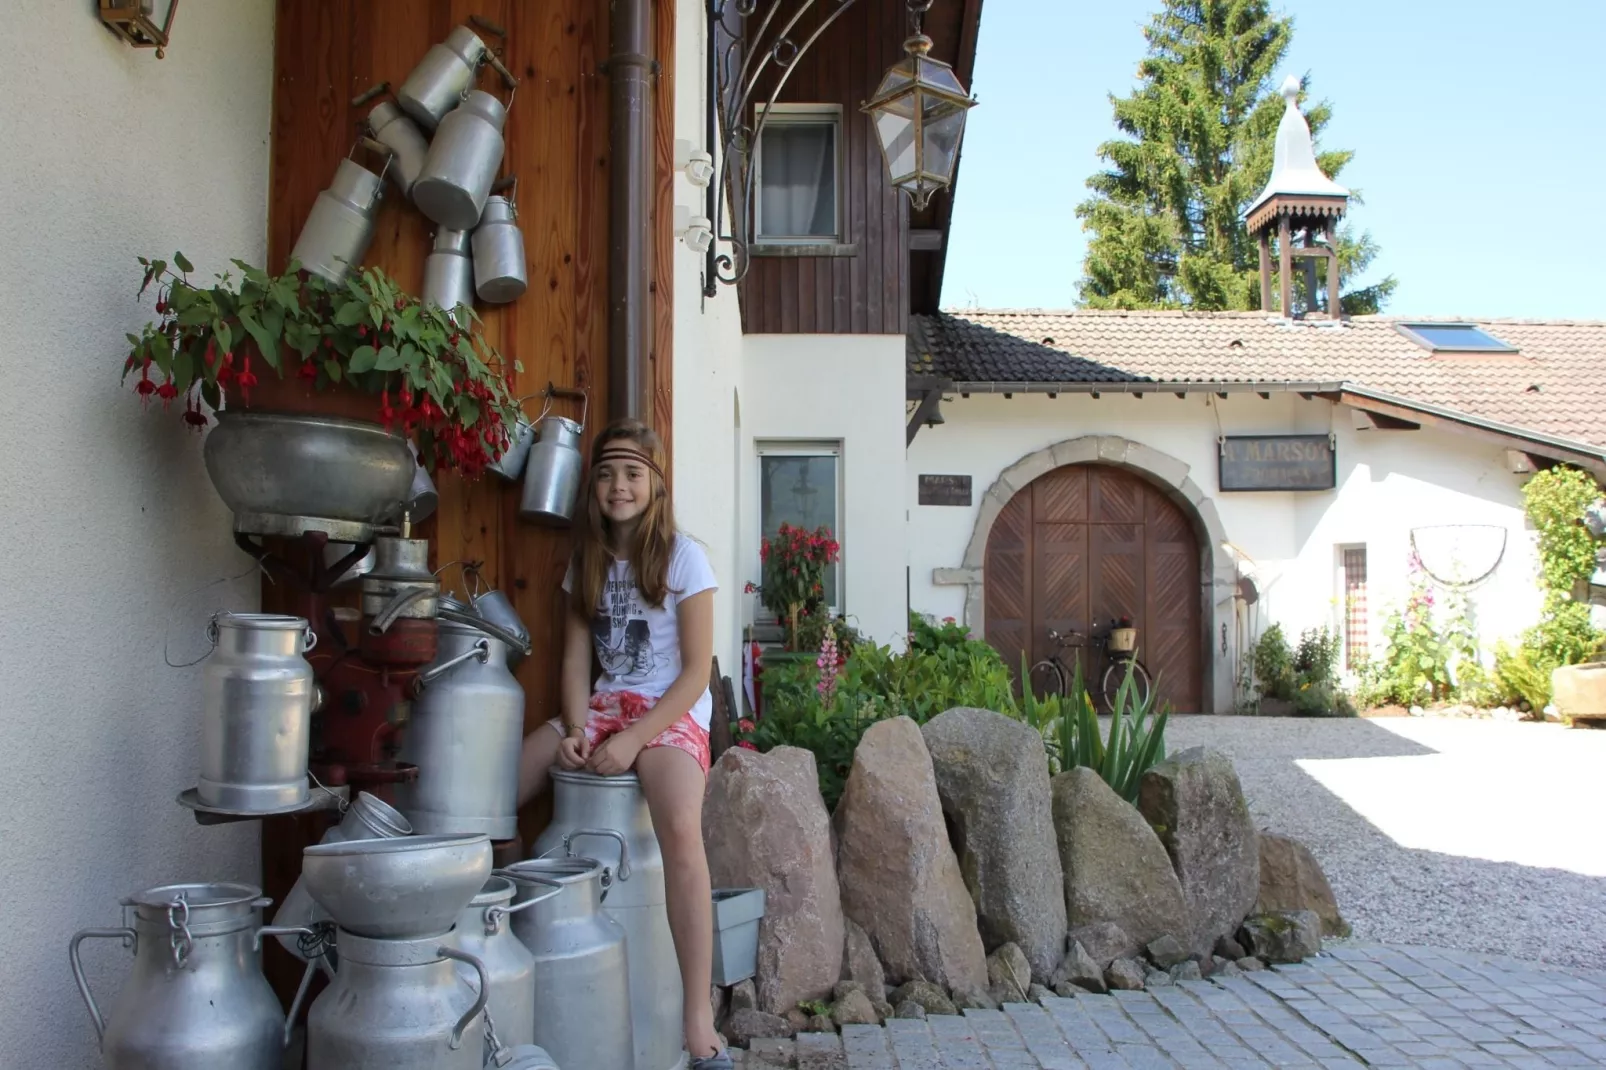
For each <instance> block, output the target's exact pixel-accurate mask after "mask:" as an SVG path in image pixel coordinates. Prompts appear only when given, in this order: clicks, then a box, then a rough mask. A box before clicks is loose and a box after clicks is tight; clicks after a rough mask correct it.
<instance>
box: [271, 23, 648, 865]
mask: <svg viewBox="0 0 1606 1070" xmlns="http://www.w3.org/2000/svg"><path fill="white" fill-rule="evenodd" d="M608 14H609V2H608V0H542V2H541V3H528V2H519V0H383V2H381V0H279V5H278V21H277V25H276V33H275V38H276V39H275V57H274V79H275V81H274V99H273V129H272V151H271V169H272V174H271V181H270V200H269V205H268V235H269V238H268V248H269V268H270V269H271V270H276V271H277V270H282V269H283V267H284V266H285V264H286V262H287V261H288V259H289V254H290V250H291V248H292V246H293V245H294V243H295V239H296V236H297V234H298V232H299V230H300V228H301V225H302V223H303V221H304V220H305V219H306V216H307V213H308V211H309V210H310V209H311V207H312V204H313V201H314V200H315V199H316V198H317V196H318V193H319V192H320V191H321V190H322V189H323V188H324V187H325V186H326V185H327V184H328V182H329V179H330V177H331V176H332V175H333V174H334V172H335V168H336V166H337V165H338V163H339V161H340V159H341V157H343V156H345V155H346V153H347V151H348V150H349V149H350V147H351V145H352V142H353V140H354V136H355V132H356V123H357V120H358V119H359V118H360V116H361V115H364V114H366V112H367V108H368V107H369V106H365V107H363V108H356V109H354V108H352V107H351V106H350V98H351V97H353V96H355V95H356V94H357V93H359V92H361V91H362V90H364V89H366V88H368V87H369V86H371V85H373V84H375V83H377V82H380V81H389V82H390V83H391V85H392V87H393V88H395V87H399V86H400V85H401V83H402V81H403V80H404V79H405V78H406V77H407V74H408V72H409V71H410V70H411V69H412V67H413V65H414V64H415V63H417V61H418V60H419V59H420V58H421V57H422V56H423V55H424V54H425V52H426V51H427V50H428V49H429V47H430V45H431V44H433V43H435V42H437V41H440V40H442V39H444V38H445V36H446V34H447V33H448V32H449V31H450V30H451V29H452V27H453V26H456V25H458V24H460V23H464V22H466V21H467V20H468V18H469V16H470V15H480V16H483V17H484V18H487V19H489V20H491V21H492V22H494V23H497V24H498V25H500V26H502V27H504V28H505V29H506V30H507V33H508V36H507V41H506V54H505V56H504V60H505V62H506V64H507V66H508V67H509V69H511V70H512V71H513V73H514V74H515V76H516V77H518V78H519V79H520V85H519V88H518V91H517V94H516V97H515V98H514V101H513V105H512V107H511V109H510V111H509V113H508V121H507V126H506V128H505V129H504V132H503V133H504V137H505V140H506V143H507V151H506V156H505V158H504V162H503V174H504V175H506V174H515V175H517V176H518V179H519V186H518V209H519V221H520V224H521V226H522V228H523V232H524V242H525V255H526V258H527V266H528V274H529V280H530V288H529V291H528V292H527V293H525V295H524V296H523V297H521V298H520V299H519V300H518V301H515V302H513V303H512V304H509V305H502V306H488V305H487V306H482V307H480V309H479V313H480V315H481V316H482V318H483V319H484V321H485V330H486V333H487V335H488V337H489V338H490V339H491V341H492V342H493V344H495V345H496V346H497V347H498V348H499V349H500V350H501V351H502V353H503V354H504V355H505V356H507V357H508V358H510V359H513V358H516V359H518V360H520V361H522V362H523V365H524V371H523V373H522V374H521V375H520V376H519V378H518V392H519V393H520V394H532V393H535V392H537V391H539V390H540V389H541V388H542V387H544V386H545V385H546V384H547V383H549V382H550V383H555V384H557V385H558V386H563V387H576V386H578V387H584V388H585V389H586V390H588V391H589V392H590V396H591V398H592V404H591V408H590V412H589V418H588V421H587V424H588V426H587V435H586V443H587V446H588V447H589V442H590V438H591V433H592V432H593V431H594V430H595V429H597V428H600V427H601V426H603V425H604V424H605V423H606V422H607V419H608V417H609V413H608V412H607V411H606V408H607V395H608V383H607V378H608V369H607V356H608V338H607V321H608V317H607V270H608V263H607V257H608V176H609V145H608V76H607V74H606V70H605V63H606V61H607V58H608ZM674 17H675V5H674V0H656V3H655V18H656V29H655V50H656V53H657V55H656V58H657V60H658V63H659V76H658V87H657V91H658V96H657V99H656V100H655V102H654V118H655V120H656V121H657V123H658V129H657V130H656V132H655V144H654V153H653V158H654V162H655V169H656V171H657V173H656V174H655V176H654V182H653V193H654V196H653V204H654V221H653V222H654V236H655V239H656V247H655V249H654V251H653V267H654V278H653V283H652V297H653V301H654V308H653V310H652V317H653V324H654V331H653V339H652V351H651V360H652V371H651V374H652V380H653V386H654V391H653V394H654V405H653V411H652V412H651V413H650V414H649V420H650V422H652V423H653V424H654V425H655V426H656V427H657V428H658V429H659V430H660V432H661V434H662V435H663V437H664V440H665V444H666V446H668V445H670V444H672V436H671V433H670V432H671V419H670V417H671V415H672V405H673V391H672V382H673V378H672V377H673V353H672V349H671V338H672V333H671V332H672V322H671V316H672V307H673V306H672V301H673V280H672V276H671V271H672V259H673V258H672V255H671V254H672V247H671V245H670V242H671V241H672V240H673V235H672V226H673V222H672V219H673V191H674V182H673V176H674V132H673V125H672V124H673V117H674V102H673V85H674ZM497 85H499V83H497V82H496V79H495V76H494V75H493V74H492V73H491V72H489V71H487V72H485V73H484V75H483V77H482V81H481V82H480V86H481V88H486V89H492V88H495V87H496V86H497ZM370 106H371V105H370ZM431 233H432V224H430V223H429V221H428V220H426V219H425V218H424V217H423V216H422V215H421V214H420V213H419V212H418V211H416V210H415V209H414V208H413V207H412V206H411V205H409V204H407V203H406V202H405V200H404V199H403V198H402V197H401V196H400V195H399V194H398V193H397V192H396V191H395V189H394V188H393V187H388V186H387V190H386V197H385V201H384V203H383V207H382V208H381V210H380V215H379V225H378V228H377V232H376V235H375V238H374V242H373V245H372V247H371V249H370V251H369V254H368V258H367V263H369V264H372V265H376V266H379V267H381V268H383V269H384V270H385V271H387V272H389V273H390V274H391V275H393V276H395V277H396V278H397V279H398V280H399V281H400V282H401V283H402V284H403V285H404V286H406V287H408V288H409V289H411V290H412V291H413V292H415V293H416V292H417V291H418V290H419V289H420V288H421V286H422V283H423V267H424V259H425V256H426V254H427V253H428V249H429V242H430V236H431ZM362 400H363V401H364V402H365V401H366V399H362ZM537 405H539V399H535V400H534V401H532V403H531V407H530V408H529V410H528V411H530V413H531V414H532V415H534V414H535V412H537V411H539V410H538V408H536V407H535V406H537ZM375 410H377V402H376V403H375ZM554 411H555V412H558V413H560V414H562V415H566V416H570V417H573V418H575V419H579V418H580V415H581V407H580V404H579V403H578V402H571V401H559V402H558V403H557V404H556V406H555V408H554ZM353 414H356V413H355V412H354V413H353ZM437 484H438V487H439V491H440V506H439V509H438V511H437V513H436V515H435V517H434V518H433V519H431V520H430V521H429V522H427V523H426V524H424V525H422V527H421V529H420V531H419V532H418V533H419V534H421V535H423V536H426V537H428V538H430V539H432V540H433V543H434V545H433V547H432V549H433V559H434V564H435V565H436V566H437V567H438V566H440V565H442V564H445V563H447V562H452V561H464V560H473V561H480V562H483V563H484V575H485V577H486V579H487V580H488V581H489V582H490V583H491V584H492V585H493V586H496V587H499V588H501V589H503V590H506V591H507V592H508V594H509V595H510V597H511V598H512V600H513V603H514V605H515V607H516V608H517V609H518V611H519V613H520V615H521V616H522V617H523V618H524V620H525V622H526V624H528V625H529V628H530V632H531V638H532V640H533V643H534V647H535V649H534V652H533V654H532V655H531V656H530V657H529V658H527V659H525V660H524V662H523V663H522V664H521V665H520V667H519V670H518V677H519V682H520V684H521V685H522V686H523V688H524V692H525V701H526V707H525V722H526V726H527V728H531V727H534V726H535V725H537V724H538V723H539V722H541V721H544V720H547V719H549V718H551V717H554V716H556V715H557V713H558V709H557V698H558V695H557V678H558V666H559V662H560V659H561V651H560V649H559V637H560V636H561V634H562V631H561V627H562V612H563V605H562V597H561V591H560V588H559V585H560V582H561V580H562V576H563V572H564V568H565V564H566V561H567V554H568V549H569V539H568V536H567V534H566V533H564V532H561V531H554V530H550V529H545V528H540V527H536V526H533V525H530V524H526V523H523V522H521V521H519V520H518V518H517V508H518V494H519V487H518V486H517V485H516V484H507V483H504V482H502V481H500V480H498V479H497V478H496V477H493V476H487V477H485V478H484V479H483V480H481V481H479V482H476V483H465V482H464V481H462V480H459V479H457V478H456V477H455V476H452V475H449V474H447V475H443V476H440V477H438V478H437ZM457 575H458V573H457V571H456V570H455V569H454V570H452V571H451V572H449V573H448V575H447V577H446V579H447V583H448V585H449V586H450V585H453V584H457V583H460V581H459V580H458V579H457V578H456V577H457ZM275 597H276V594H275V592H274V591H273V590H272V588H271V587H269V586H267V585H265V586H264V590H263V602H264V605H265V606H268V607H271V606H272V605H273V603H274V600H275ZM524 818H525V820H524V821H523V822H522V823H521V825H522V831H523V833H524V838H525V840H526V842H528V841H529V840H530V839H531V838H532V837H533V835H534V834H535V833H536V832H538V831H539V829H540V827H541V825H542V824H544V821H545V815H544V809H542V810H537V811H536V812H533V813H529V814H526V815H524ZM302 831H303V832H304V831H305V829H303V830H302ZM295 836H296V833H295V832H293V831H291V828H290V826H288V825H285V824H276V823H274V822H269V823H268V826H267V829H266V834H265V835H264V838H263V840H264V843H263V857H264V871H265V872H264V877H265V881H266V882H267V883H268V884H270V885H274V884H277V883H279V882H280V881H282V880H283V878H284V877H285V876H286V875H288V877H289V879H290V880H293V879H294V874H295V873H296V872H299V857H298V856H299V844H298V843H292V842H291V841H292V840H294V839H295ZM286 871H288V873H286ZM283 891H284V888H283V887H278V888H274V887H270V888H269V889H268V892H269V894H275V895H282V894H283Z"/></svg>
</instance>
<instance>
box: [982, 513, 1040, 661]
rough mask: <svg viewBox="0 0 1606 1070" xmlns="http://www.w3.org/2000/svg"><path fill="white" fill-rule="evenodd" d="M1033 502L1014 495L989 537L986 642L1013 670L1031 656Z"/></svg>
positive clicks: (1032, 643)
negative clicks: (1021, 659) (1022, 657)
mask: <svg viewBox="0 0 1606 1070" xmlns="http://www.w3.org/2000/svg"><path fill="white" fill-rule="evenodd" d="M1031 500H1032V496H1031V494H1030V493H1029V492H1027V491H1022V492H1021V493H1019V494H1017V495H1015V497H1013V498H1011V499H1010V501H1009V504H1008V505H1006V506H1004V509H1003V511H1002V512H1000V513H999V514H998V519H997V520H996V521H994V522H993V530H992V532H991V533H990V534H989V535H988V536H987V563H986V583H985V584H984V585H983V587H982V590H983V592H984V594H985V599H986V613H987V642H988V643H990V644H991V645H992V647H993V649H994V650H997V651H998V653H999V654H1000V655H1002V656H1003V659H1004V663H1005V664H1007V665H1009V666H1010V667H1011V668H1012V669H1013V668H1014V667H1015V666H1018V665H1019V664H1020V658H1021V653H1022V652H1023V651H1024V652H1025V653H1026V654H1027V655H1028V656H1031V655H1032V652H1033V650H1034V643H1035V640H1034V638H1033V635H1032V631H1033V628H1032V576H1031V564H1032V561H1031V545H1032V537H1031V536H1032V532H1031V527H1032V524H1031Z"/></svg>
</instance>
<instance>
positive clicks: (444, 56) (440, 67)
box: [396, 26, 490, 130]
mask: <svg viewBox="0 0 1606 1070" xmlns="http://www.w3.org/2000/svg"><path fill="white" fill-rule="evenodd" d="M489 56H490V49H489V48H487V47H486V46H485V42H484V41H482V40H481V39H480V35H479V34H477V33H475V32H474V31H473V30H471V29H469V28H468V27H467V26H458V27H456V28H455V29H453V30H452V32H451V33H449V34H447V35H446V40H445V41H443V42H441V43H440V44H438V45H431V46H430V49H429V51H428V52H426V53H424V58H423V59H421V60H419V61H418V66H416V67H414V68H413V70H412V73H411V74H409V75H408V76H407V80H406V81H405V82H403V83H402V87H401V89H399V90H397V92H396V99H397V101H398V102H400V104H401V106H402V110H403V111H405V112H406V113H407V114H408V115H410V116H412V117H413V118H414V119H415V120H417V122H418V125H419V126H420V127H422V128H423V129H424V130H434V129H435V128H436V127H437V126H439V125H440V121H441V120H442V119H444V118H445V117H446V114H447V113H448V112H450V111H451V110H452V109H453V108H455V107H457V103H458V101H459V100H460V99H462V96H463V92H464V90H466V89H468V88H469V86H471V85H473V84H474V76H475V75H476V74H478V73H479V69H480V66H481V65H482V64H483V63H485V61H486V60H487V59H488V58H489Z"/></svg>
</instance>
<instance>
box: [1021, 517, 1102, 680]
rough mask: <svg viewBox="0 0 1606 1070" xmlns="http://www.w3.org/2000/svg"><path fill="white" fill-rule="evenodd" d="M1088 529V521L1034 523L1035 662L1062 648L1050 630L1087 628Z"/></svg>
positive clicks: (1033, 617) (1033, 615)
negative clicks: (1077, 522) (1079, 522)
mask: <svg viewBox="0 0 1606 1070" xmlns="http://www.w3.org/2000/svg"><path fill="white" fill-rule="evenodd" d="M1087 533H1088V525H1086V524H1034V525H1033V526H1032V540H1033V550H1032V579H1033V581H1034V582H1033V584H1032V598H1033V607H1032V609H1033V611H1032V640H1033V643H1034V649H1033V651H1032V660H1033V661H1034V662H1036V661H1038V660H1040V659H1042V658H1046V657H1048V656H1049V655H1050V654H1052V653H1054V651H1055V650H1057V649H1059V644H1058V643H1055V642H1053V641H1051V640H1050V639H1049V638H1048V633H1049V632H1050V631H1056V632H1059V633H1060V634H1062V635H1065V634H1068V633H1070V632H1082V633H1084V634H1085V633H1086V632H1087V628H1088V619H1087V595H1088V588H1087V570H1088V569H1087V566H1088V562H1087V551H1088V546H1087ZM1010 668H1015V666H1014V665H1013V664H1011V665H1010Z"/></svg>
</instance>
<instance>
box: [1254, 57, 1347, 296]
mask: <svg viewBox="0 0 1606 1070" xmlns="http://www.w3.org/2000/svg"><path fill="white" fill-rule="evenodd" d="M1282 96H1283V99H1284V100H1285V101H1287V107H1286V108H1285V109H1284V111H1283V118H1282V122H1280V123H1279V124H1278V125H1277V142H1276V147H1275V150H1274V153H1273V157H1272V161H1273V162H1272V168H1271V179H1270V180H1269V181H1268V182H1267V183H1266V188H1265V190H1263V191H1262V192H1261V194H1260V196H1259V197H1257V198H1255V201H1254V203H1253V204H1251V205H1250V206H1249V210H1248V212H1246V213H1245V215H1246V217H1247V222H1248V224H1249V233H1250V234H1252V235H1254V236H1255V238H1256V239H1257V240H1258V241H1259V243H1260V307H1261V308H1262V309H1264V310H1266V311H1268V312H1269V311H1271V310H1272V308H1273V307H1274V306H1273V305H1272V300H1271V275H1272V271H1271V239H1272V232H1273V231H1276V237H1277V261H1278V266H1277V275H1278V279H1279V281H1280V284H1281V285H1280V290H1281V293H1280V294H1279V295H1278V296H1279V298H1280V300H1279V302H1278V304H1277V305H1276V306H1275V307H1276V309H1277V310H1278V311H1279V312H1281V314H1282V315H1283V316H1284V317H1287V318H1290V319H1291V318H1293V314H1294V313H1293V295H1294V264H1293V261H1294V260H1295V259H1296V258H1297V259H1300V260H1303V261H1304V266H1305V269H1306V271H1307V278H1308V279H1309V280H1310V291H1311V306H1312V310H1314V308H1315V305H1316V261H1318V260H1326V261H1327V314H1328V316H1329V317H1331V318H1332V319H1335V320H1336V319H1338V318H1339V303H1338V302H1339V298H1338V251H1337V240H1336V239H1337V234H1338V222H1339V220H1341V219H1343V218H1344V212H1345V211H1346V210H1347V209H1348V208H1349V190H1347V189H1345V188H1344V187H1343V186H1340V185H1339V184H1338V183H1336V182H1334V181H1333V180H1332V179H1330V178H1328V177H1327V176H1326V175H1324V174H1322V169H1321V168H1320V167H1319V166H1317V163H1316V149H1315V146H1314V145H1313V144H1312V141H1311V134H1310V126H1309V125H1308V124H1307V123H1306V122H1305V117H1304V116H1303V115H1302V114H1300V111H1299V103H1298V101H1299V79H1297V78H1295V77H1293V76H1292V75H1290V76H1289V77H1288V79H1287V80H1286V81H1284V82H1283V87H1282Z"/></svg>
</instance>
